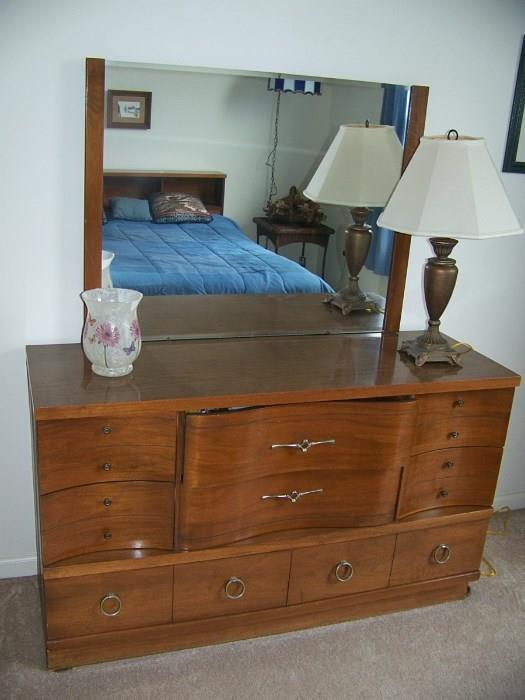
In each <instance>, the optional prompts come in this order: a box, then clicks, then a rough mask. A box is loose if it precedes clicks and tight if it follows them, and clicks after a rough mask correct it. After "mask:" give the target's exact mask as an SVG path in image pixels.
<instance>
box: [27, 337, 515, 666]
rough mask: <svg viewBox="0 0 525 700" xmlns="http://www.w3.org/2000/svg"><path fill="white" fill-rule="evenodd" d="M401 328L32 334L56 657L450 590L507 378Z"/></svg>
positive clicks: (52, 657) (210, 636)
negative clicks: (132, 352)
mask: <svg viewBox="0 0 525 700" xmlns="http://www.w3.org/2000/svg"><path fill="white" fill-rule="evenodd" d="M408 335H409V334H400V336H399V337H398V335H396V334H392V335H388V334H386V335H383V336H381V335H379V334H370V335H334V336H308V337H287V338H283V337H273V338H271V337H268V338H244V339H239V338H238V339H230V340H228V339H222V340H186V341H178V342H171V341H167V342H149V343H145V344H144V345H143V349H142V354H141V356H140V357H139V359H138V360H137V361H136V363H135V369H134V372H133V374H132V375H129V376H128V377H124V378H121V379H104V378H103V377H98V376H95V375H94V374H92V372H91V369H90V366H89V364H88V363H87V361H85V359H84V356H83V353H82V350H81V347H80V346H79V345H54V346H32V347H29V348H28V349H27V356H28V370H29V384H30V394H31V400H32V407H33V426H34V446H35V484H36V487H35V490H36V494H37V495H36V501H37V519H38V533H39V534H38V538H39V557H40V573H41V583H42V603H43V613H44V624H45V629H46V644H47V658H48V665H49V668H52V669H59V668H65V667H70V666H75V665H79V664H85V663H93V662H96V661H107V660H111V659H117V658H122V657H127V656H137V655H143V654H148V653H158V652H161V651H166V650H173V649H181V648H186V647H193V646H199V645H204V644H212V643H217V642H222V641H227V640H234V639H242V638H248V637H254V636H260V635H265V634H271V633H277V632H284V631H287V630H293V629H300V628H304V627H310V626H315V625H323V624H328V623H334V622H338V621H342V620H349V619H353V618H358V617H364V616H368V615H376V614H381V613H386V612H390V611H397V610H403V609H407V608H411V607H416V606H421V605H428V604H433V603H440V602H444V601H450V600H455V599H459V598H461V597H463V596H464V595H465V594H466V592H467V590H468V586H469V584H470V583H471V582H473V581H475V580H477V579H478V577H479V565H480V560H481V556H482V552H483V546H484V541H485V535H486V529H487V523H488V519H489V518H490V515H491V504H492V500H493V496H494V490H495V487H496V481H497V477H498V470H499V465H500V460H501V455H502V448H503V445H504V442H505V435H506V430H507V424H508V419H509V413H510V409H511V404H512V397H513V393H514V387H515V386H517V385H518V383H519V377H518V376H517V375H516V374H514V373H513V372H511V371H509V370H507V369H505V368H504V367H501V366H500V365H498V364H496V363H495V362H492V361H491V360H489V359H487V358H485V357H483V356H482V355H479V354H478V353H476V352H470V353H468V354H466V355H465V356H464V367H462V368H458V367H451V366H448V365H441V364H440V365H438V364H434V365H426V366H424V367H420V368H418V367H416V366H415V365H414V364H413V363H412V362H411V361H410V360H407V359H405V358H404V357H402V356H400V355H399V353H398V352H397V347H398V345H399V342H400V340H401V337H403V338H406V337H407V336H408Z"/></svg>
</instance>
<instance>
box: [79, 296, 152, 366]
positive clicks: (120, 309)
mask: <svg viewBox="0 0 525 700" xmlns="http://www.w3.org/2000/svg"><path fill="white" fill-rule="evenodd" d="M80 296H81V297H82V300H83V301H84V303H85V305H86V307H87V316H86V321H85V323H84V330H83V332H82V347H83V348H84V352H85V354H86V357H87V358H88V360H90V361H91V369H92V370H93V372H95V374H100V375H102V376H103V377H123V376H124V375H126V374H129V373H130V372H131V370H132V369H133V362H134V361H135V360H136V359H137V357H138V355H139V353H140V348H141V335H140V326H139V321H138V317H137V307H138V305H139V302H140V300H141V299H142V294H141V293H140V292H136V291H135V290H133V289H118V288H116V287H114V288H112V289H87V290H86V291H85V292H82V294H81V295H80Z"/></svg>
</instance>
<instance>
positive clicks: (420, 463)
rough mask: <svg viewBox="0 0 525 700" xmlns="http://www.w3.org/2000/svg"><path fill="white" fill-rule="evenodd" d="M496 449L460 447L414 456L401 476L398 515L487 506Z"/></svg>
mask: <svg viewBox="0 0 525 700" xmlns="http://www.w3.org/2000/svg"><path fill="white" fill-rule="evenodd" d="M501 455H502V449H501V448H500V447H462V448H456V449H449V450H436V451H435V452H426V453H424V454H420V455H417V456H416V457H414V458H413V460H412V461H411V463H410V467H409V469H408V470H407V473H406V474H405V476H404V478H403V481H404V484H405V486H404V488H403V490H402V493H401V498H400V502H399V516H400V517H403V516H405V515H408V514H409V513H414V512H417V511H420V510H426V509H429V508H440V507H443V506H459V505H464V506H490V505H492V501H493V499H494V491H495V489H496V482H497V479H498V471H499V465H500V461H501Z"/></svg>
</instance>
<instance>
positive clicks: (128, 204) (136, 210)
mask: <svg viewBox="0 0 525 700" xmlns="http://www.w3.org/2000/svg"><path fill="white" fill-rule="evenodd" d="M111 216H112V218H113V219H127V220H128V221H151V213H150V210H149V202H148V200H147V199H135V198H134V197H113V199H112V200H111Z"/></svg>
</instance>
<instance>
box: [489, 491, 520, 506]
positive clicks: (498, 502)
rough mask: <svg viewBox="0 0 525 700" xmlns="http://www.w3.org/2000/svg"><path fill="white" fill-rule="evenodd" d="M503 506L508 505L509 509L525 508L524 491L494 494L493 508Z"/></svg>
mask: <svg viewBox="0 0 525 700" xmlns="http://www.w3.org/2000/svg"><path fill="white" fill-rule="evenodd" d="M503 506H509V508H510V509H511V510H520V508H525V491H521V493H520V492H518V493H509V494H508V495H507V496H499V495H498V496H496V498H495V499H494V508H502V507H503Z"/></svg>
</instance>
